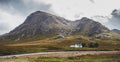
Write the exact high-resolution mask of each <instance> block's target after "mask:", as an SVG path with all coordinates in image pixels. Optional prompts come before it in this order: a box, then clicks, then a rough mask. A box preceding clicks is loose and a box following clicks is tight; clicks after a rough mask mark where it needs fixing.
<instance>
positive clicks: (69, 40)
mask: <svg viewBox="0 0 120 62" xmlns="http://www.w3.org/2000/svg"><path fill="white" fill-rule="evenodd" d="M90 42H97V43H98V44H99V47H97V48H86V47H84V48H70V47H69V46H70V45H72V44H76V43H90ZM0 45H1V46H0V55H10V54H22V53H32V52H41V51H61V50H120V42H119V41H115V40H114V41H113V40H100V39H95V38H90V37H87V36H81V35H73V36H69V37H66V38H61V39H55V38H54V37H51V38H46V39H43V40H38V41H30V42H29V41H27V42H25V41H24V42H14V43H1V44H0Z"/></svg>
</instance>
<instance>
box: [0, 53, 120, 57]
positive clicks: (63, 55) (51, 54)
mask: <svg viewBox="0 0 120 62" xmlns="http://www.w3.org/2000/svg"><path fill="white" fill-rule="evenodd" d="M88 54H89V55H95V54H120V51H60V52H39V53H28V54H18V55H7V56H0V58H12V57H34V56H35V57H36V56H50V57H51V56H53V57H70V56H81V55H88Z"/></svg>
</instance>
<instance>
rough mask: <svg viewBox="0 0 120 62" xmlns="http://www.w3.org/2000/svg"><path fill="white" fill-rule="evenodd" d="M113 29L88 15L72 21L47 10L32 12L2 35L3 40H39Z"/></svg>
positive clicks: (96, 33)
mask: <svg viewBox="0 0 120 62" xmlns="http://www.w3.org/2000/svg"><path fill="white" fill-rule="evenodd" d="M110 32H111V31H110V30H109V29H108V28H107V27H105V26H104V25H102V24H101V23H99V22H96V21H94V20H92V19H89V18H87V17H83V18H82V19H80V20H76V21H70V20H67V19H65V18H62V17H59V16H55V15H52V14H49V13H46V12H42V11H36V12H34V13H32V14H30V15H29V16H28V17H27V18H26V20H25V22H24V23H22V24H21V25H19V26H18V27H16V28H15V29H14V30H12V31H10V32H9V33H7V34H5V35H2V36H0V40H1V41H21V40H37V39H44V38H47V37H52V36H56V35H58V34H61V35H63V36H69V35H75V34H80V35H86V36H94V37H95V36H96V35H99V34H102V33H110Z"/></svg>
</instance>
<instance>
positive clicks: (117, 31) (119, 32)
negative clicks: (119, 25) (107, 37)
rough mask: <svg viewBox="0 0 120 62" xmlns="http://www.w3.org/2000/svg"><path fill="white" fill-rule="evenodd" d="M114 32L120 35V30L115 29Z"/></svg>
mask: <svg viewBox="0 0 120 62" xmlns="http://www.w3.org/2000/svg"><path fill="white" fill-rule="evenodd" d="M112 31H113V32H115V33H118V34H120V30H118V29H113V30H112Z"/></svg>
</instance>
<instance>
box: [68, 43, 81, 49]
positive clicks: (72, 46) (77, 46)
mask: <svg viewBox="0 0 120 62" xmlns="http://www.w3.org/2000/svg"><path fill="white" fill-rule="evenodd" d="M70 47H71V48H82V47H83V46H82V44H81V43H80V44H74V45H70Z"/></svg>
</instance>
